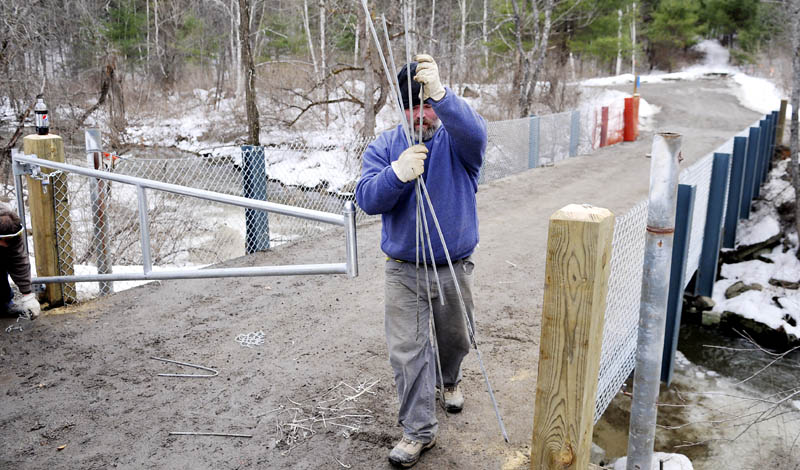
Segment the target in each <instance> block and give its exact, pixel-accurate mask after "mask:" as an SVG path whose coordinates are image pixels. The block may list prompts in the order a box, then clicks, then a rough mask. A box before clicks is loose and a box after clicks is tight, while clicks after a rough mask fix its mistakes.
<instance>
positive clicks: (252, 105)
mask: <svg viewBox="0 0 800 470" xmlns="http://www.w3.org/2000/svg"><path fill="white" fill-rule="evenodd" d="M239 15H240V17H239V38H240V40H241V43H242V45H241V50H242V65H243V66H244V67H245V69H244V76H245V78H246V82H247V84H246V86H245V106H246V108H247V144H249V145H260V142H259V134H260V132H261V125H260V124H259V122H258V119H259V117H258V106H257V105H256V66H255V64H254V63H253V54H252V52H251V50H250V0H239Z"/></svg>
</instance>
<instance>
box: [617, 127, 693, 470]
mask: <svg viewBox="0 0 800 470" xmlns="http://www.w3.org/2000/svg"><path fill="white" fill-rule="evenodd" d="M680 148H681V136H680V134H674V133H660V134H657V135H656V136H654V137H653V147H652V151H651V155H652V158H651V162H650V195H649V205H648V209H647V232H646V235H645V252H644V273H643V276H642V300H641V307H640V315H639V336H638V340H637V350H636V372H635V374H634V379H633V380H634V381H633V402H632V404H631V420H630V435H629V436H628V462H627V470H650V469H651V468H652V467H651V464H652V460H653V444H654V440H655V432H656V399H657V398H658V388H659V384H660V381H659V376H660V374H661V356H662V352H663V349H664V327H665V321H666V310H667V299H668V293H669V292H668V291H669V273H670V267H671V264H672V241H673V235H674V231H675V207H676V204H677V199H678V154H679V153H680Z"/></svg>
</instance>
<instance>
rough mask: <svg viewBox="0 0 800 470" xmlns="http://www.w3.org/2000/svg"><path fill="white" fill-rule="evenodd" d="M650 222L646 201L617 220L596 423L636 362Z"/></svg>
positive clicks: (601, 355) (612, 252)
mask: <svg viewBox="0 0 800 470" xmlns="http://www.w3.org/2000/svg"><path fill="white" fill-rule="evenodd" d="M646 225H647V201H646V200H645V201H642V202H640V203H639V204H637V205H636V206H634V207H633V208H632V209H630V210H629V211H628V212H627V213H626V214H624V215H623V216H621V217H618V218H617V220H616V222H615V223H614V240H613V242H612V246H611V272H610V274H609V276H608V293H607V295H606V313H605V322H604V325H603V346H602V352H601V354H600V373H599V374H598V383H597V401H596V404H595V415H594V421H595V422H597V420H599V419H600V417H601V416H602V415H603V412H604V411H605V409H606V407H608V404H609V403H611V399H612V398H614V395H616V394H617V392H618V391H619V389H620V387H621V386H622V384H623V382H625V379H627V378H628V375H630V373H631V371H632V370H633V367H634V365H635V363H636V335H637V327H638V324H639V301H640V297H641V292H642V265H643V263H644V246H645V232H646V230H645V228H646Z"/></svg>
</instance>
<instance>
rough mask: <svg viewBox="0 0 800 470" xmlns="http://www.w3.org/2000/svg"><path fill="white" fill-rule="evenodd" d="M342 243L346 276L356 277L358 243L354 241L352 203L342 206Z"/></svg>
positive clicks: (354, 215) (353, 211)
mask: <svg viewBox="0 0 800 470" xmlns="http://www.w3.org/2000/svg"><path fill="white" fill-rule="evenodd" d="M344 220H345V224H344V239H345V240H344V241H345V255H346V263H347V276H348V277H356V276H358V243H357V240H356V205H355V204H353V201H347V202H346V203H345V204H344Z"/></svg>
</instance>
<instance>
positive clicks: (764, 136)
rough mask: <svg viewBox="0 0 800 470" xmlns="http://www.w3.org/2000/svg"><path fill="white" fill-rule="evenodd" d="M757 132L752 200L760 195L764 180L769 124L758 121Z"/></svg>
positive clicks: (764, 121)
mask: <svg viewBox="0 0 800 470" xmlns="http://www.w3.org/2000/svg"><path fill="white" fill-rule="evenodd" d="M758 127H759V129H761V130H760V131H759V138H758V167H757V168H756V175H755V178H754V179H753V199H755V198H757V197H758V196H759V195H761V183H762V182H763V180H764V166H765V165H766V159H767V145H768V142H769V122H768V121H767V120H766V119H762V120H760V121H758Z"/></svg>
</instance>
